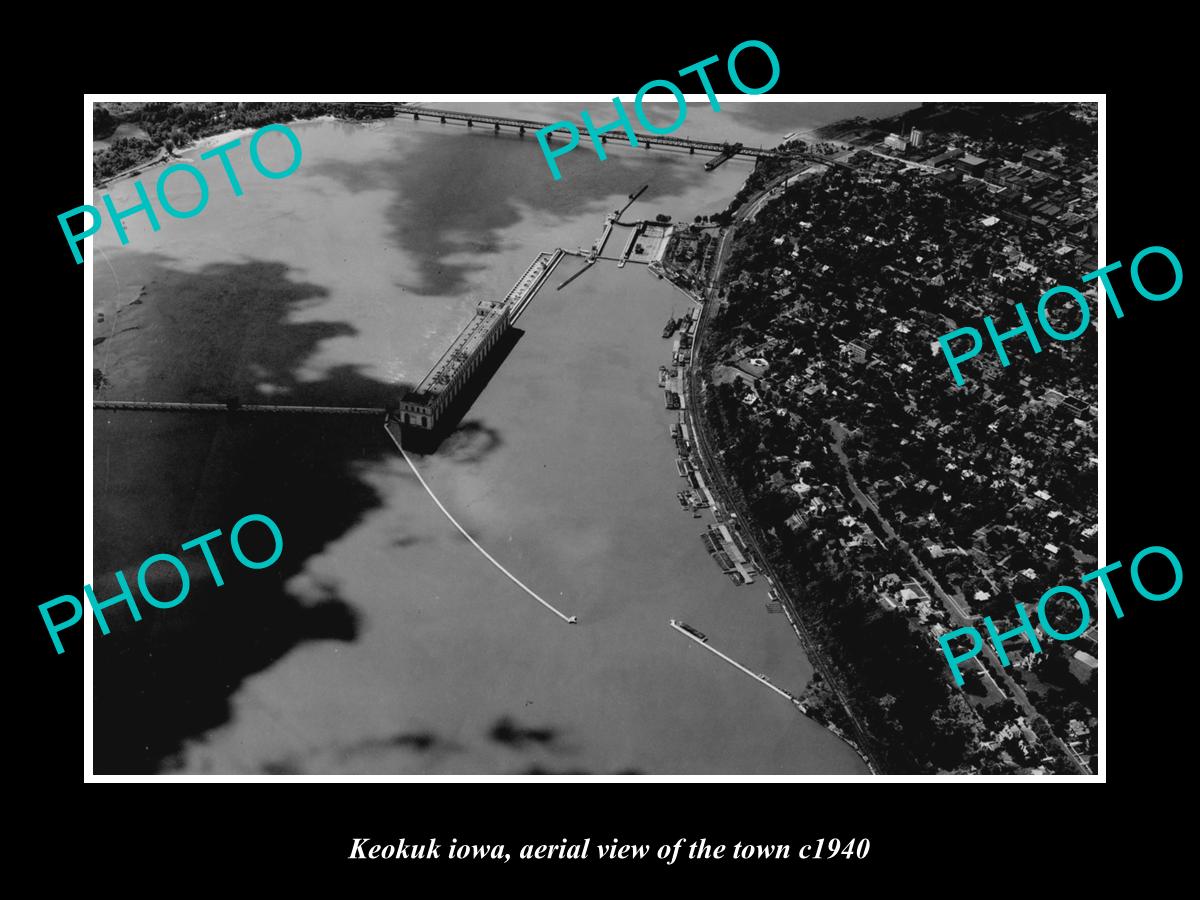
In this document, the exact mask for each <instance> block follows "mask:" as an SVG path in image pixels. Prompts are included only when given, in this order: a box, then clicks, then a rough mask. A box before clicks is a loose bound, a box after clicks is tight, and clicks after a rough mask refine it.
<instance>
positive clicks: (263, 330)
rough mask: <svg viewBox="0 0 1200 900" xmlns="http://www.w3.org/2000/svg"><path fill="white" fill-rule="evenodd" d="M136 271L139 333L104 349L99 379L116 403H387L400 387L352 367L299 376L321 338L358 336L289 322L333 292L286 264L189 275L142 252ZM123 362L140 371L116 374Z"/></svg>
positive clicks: (340, 327) (226, 266) (255, 263)
mask: <svg viewBox="0 0 1200 900" xmlns="http://www.w3.org/2000/svg"><path fill="white" fill-rule="evenodd" d="M139 265H140V266H142V267H143V269H144V272H145V278H146V280H147V282H148V283H149V285H150V287H149V289H148V296H149V297H150V299H151V300H152V301H153V302H152V303H148V304H146V306H145V307H144V309H143V310H141V311H140V313H139V315H140V316H141V320H140V327H141V328H142V333H140V334H138V335H136V336H133V335H129V336H125V337H121V336H120V335H118V338H119V339H118V338H114V339H113V340H112V342H111V343H110V344H109V346H110V347H111V350H110V351H109V353H110V357H109V359H110V368H112V369H113V370H114V371H112V372H107V373H106V374H108V375H109V377H110V380H111V381H112V382H113V383H114V384H115V385H116V388H115V389H116V390H117V391H118V392H119V393H121V399H125V400H167V401H187V402H196V403H214V402H217V403H220V402H225V401H227V400H230V399H236V400H238V401H240V402H242V403H281V404H297V405H314V406H386V405H387V404H388V403H389V402H394V401H395V400H396V399H397V396H398V393H399V392H400V391H399V386H397V385H395V384H387V383H384V382H380V381H376V380H374V379H371V378H369V377H364V376H363V374H362V372H361V370H360V367H358V366H353V365H343V366H337V367H334V368H333V369H331V370H330V371H329V372H328V373H327V374H326V375H325V377H323V378H321V379H319V380H317V381H307V380H301V378H300V377H299V371H300V367H301V365H302V364H303V363H304V362H305V361H307V360H308V359H310V358H311V357H312V356H313V354H314V353H315V352H316V351H317V349H318V347H319V345H320V344H321V342H322V341H327V340H329V339H331V338H337V337H344V336H349V335H353V334H355V333H356V330H355V329H354V328H353V327H352V326H351V325H348V324H346V323H344V322H302V323H301V322H294V321H289V318H290V317H292V316H294V314H295V313H296V312H299V311H303V310H308V309H311V308H312V307H313V306H315V305H316V304H319V303H322V302H323V301H324V300H325V299H326V298H327V297H329V294H330V292H329V290H328V288H326V287H324V286H322V285H317V284H313V283H311V282H306V281H301V280H297V279H295V278H294V277H293V276H292V273H291V271H290V270H289V268H288V267H287V266H286V265H283V264H282V263H278V262H267V261H263V260H250V261H246V262H240V263H213V264H210V265H206V266H204V267H203V268H201V269H200V270H199V271H198V272H188V271H184V270H182V269H179V268H175V267H174V265H173V264H172V262H171V261H170V260H169V258H167V257H165V256H163V255H161V254H143V259H142V260H140V261H139ZM397 315H399V312H397ZM124 356H128V357H129V358H130V359H131V360H132V362H133V364H134V365H135V366H137V368H136V369H133V370H131V372H130V374H128V375H126V376H122V375H121V374H119V372H118V370H116V369H115V366H116V365H117V364H118V361H119V360H121V359H122V357H124ZM143 363H144V366H145V370H143V369H142V368H141V367H142V365H143ZM123 380H124V381H131V382H132V383H129V384H123V383H122V381H123ZM127 394H133V396H127Z"/></svg>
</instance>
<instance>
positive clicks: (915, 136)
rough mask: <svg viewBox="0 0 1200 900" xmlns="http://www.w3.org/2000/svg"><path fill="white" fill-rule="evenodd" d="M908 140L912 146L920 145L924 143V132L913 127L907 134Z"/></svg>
mask: <svg viewBox="0 0 1200 900" xmlns="http://www.w3.org/2000/svg"><path fill="white" fill-rule="evenodd" d="M908 141H909V143H910V144H912V145H913V146H914V147H920V146H921V145H922V144H923V143H925V132H923V131H920V130H918V129H916V128H914V129H913V130H912V131H911V132H910V133H909V135H908Z"/></svg>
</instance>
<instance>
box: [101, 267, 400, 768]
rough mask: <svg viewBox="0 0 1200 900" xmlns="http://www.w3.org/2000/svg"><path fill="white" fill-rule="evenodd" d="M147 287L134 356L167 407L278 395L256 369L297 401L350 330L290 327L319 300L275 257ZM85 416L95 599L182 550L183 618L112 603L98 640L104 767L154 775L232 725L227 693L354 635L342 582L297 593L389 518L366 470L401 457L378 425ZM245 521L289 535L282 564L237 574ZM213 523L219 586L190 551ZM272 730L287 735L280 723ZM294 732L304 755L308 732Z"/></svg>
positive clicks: (254, 529) (329, 395)
mask: <svg viewBox="0 0 1200 900" xmlns="http://www.w3.org/2000/svg"><path fill="white" fill-rule="evenodd" d="M223 284H224V285H225V286H224V287H222V285H223ZM230 285H232V287H230ZM250 285H255V286H256V288H257V290H256V291H255V292H254V295H253V296H254V297H256V298H257V302H259V306H258V308H257V310H256V311H255V312H254V315H253V316H251V315H250V314H249V313H247V312H246V311H244V310H243V309H241V306H242V305H243V304H245V303H248V302H250V301H251V299H252V298H251V296H250V295H249V294H247V293H246V292H247V290H248V289H249V288H248V286H250ZM163 286H168V288H169V289H164V288H163ZM155 291H156V292H158V291H162V295H161V297H159V298H157V299H156V302H155V303H154V304H149V305H148V307H147V312H148V313H150V314H151V319H152V321H153V327H154V330H155V332H156V337H157V340H151V339H150V338H151V336H150V335H147V334H146V333H145V332H143V333H142V335H141V336H140V337H139V338H138V344H137V345H136V348H137V350H138V351H139V353H140V354H141V357H142V364H143V365H144V367H145V372H144V375H143V377H142V379H141V381H140V383H143V384H145V385H146V386H147V388H146V390H147V391H150V390H151V387H152V386H153V387H154V388H155V389H156V390H158V391H162V392H163V393H165V394H166V396H168V397H170V398H171V399H181V396H180V395H181V394H182V398H196V397H197V395H200V396H201V397H206V396H207V397H212V396H213V395H218V396H219V395H220V394H221V393H222V392H225V391H230V390H233V391H236V392H237V393H238V396H239V399H241V400H242V401H243V402H247V403H268V402H272V401H277V397H276V396H275V395H274V394H265V393H260V392H259V391H258V390H257V389H256V387H255V384H254V381H255V380H256V379H251V378H250V377H249V375H248V373H249V372H251V371H257V372H260V373H264V374H265V376H266V378H267V380H269V381H270V382H271V383H272V384H278V385H284V386H286V387H288V388H289V389H295V390H297V391H298V390H299V388H300V382H299V380H298V375H297V368H298V367H299V366H300V365H301V364H302V363H303V361H304V360H306V359H308V358H310V357H311V355H312V354H313V353H314V352H315V351H316V349H317V344H318V343H319V342H320V341H321V340H323V339H325V338H326V337H329V336H332V335H337V334H348V333H353V329H351V328H350V326H348V325H345V324H342V323H333V322H323V323H307V324H304V323H295V322H292V321H289V319H290V318H291V317H292V315H293V314H294V312H295V311H296V309H297V308H302V307H304V306H305V305H306V304H307V303H308V302H309V301H311V300H312V299H314V298H319V297H323V296H325V294H326V292H325V290H324V289H323V288H321V287H320V286H318V285H312V284H301V283H298V282H296V281H294V280H293V279H292V278H291V275H290V273H289V272H288V271H287V270H286V268H285V267H283V266H280V265H277V264H274V263H262V262H253V261H252V262H248V263H244V264H241V265H221V266H209V267H205V268H204V269H203V270H201V271H200V272H198V273H187V272H182V271H178V270H173V269H170V268H169V267H168V266H166V264H165V263H162V264H159V266H158V271H157V272H156V273H155ZM176 292H178V295H176ZM178 297H186V298H188V301H189V302H183V301H182V300H180V299H178ZM155 317H161V318H155ZM189 339H190V340H192V341H194V342H195V343H194V345H189V344H188V340H189ZM406 389H407V386H401V387H400V390H406ZM304 390H305V391H306V398H307V399H308V400H310V401H312V402H321V401H324V402H325V403H330V404H331V405H333V401H339V400H340V401H353V404H352V405H355V406H361V405H376V403H377V401H378V399H379V398H383V397H386V396H394V395H395V393H396V392H397V386H395V385H389V384H381V383H379V382H377V381H374V380H372V379H370V378H368V377H365V376H364V375H363V374H362V373H361V372H359V371H358V370H357V367H340V368H339V369H337V370H335V371H333V372H331V373H330V374H329V375H328V377H327V378H325V379H323V380H322V381H320V382H316V383H313V384H306V385H304ZM159 396H162V394H160V395H159ZM339 405H340V404H339ZM379 405H382V404H379ZM93 421H94V423H95V454H94V471H95V487H94V502H95V529H94V545H95V570H94V573H93V581H92V583H93V585H94V586H95V589H96V593H97V597H98V598H99V599H101V600H103V599H106V598H108V597H111V596H113V595H114V594H115V593H116V592H117V585H116V582H115V579H114V576H113V574H112V573H113V572H114V571H115V570H117V569H121V570H123V571H124V572H125V574H126V577H127V578H128V579H129V581H130V582H131V584H134V585H136V571H137V567H138V565H139V564H140V563H141V561H142V560H143V559H145V558H146V557H148V556H150V555H151V554H154V553H161V552H173V553H175V554H176V555H178V556H179V557H180V558H182V559H184V560H185V561H186V563H187V565H188V568H189V573H190V577H191V590H190V593H189V594H188V596H187V598H186V599H185V600H184V601H183V602H182V603H181V604H180V605H179V606H177V607H174V608H171V609H165V610H162V609H156V608H154V607H151V606H149V604H147V603H145V602H144V601H141V600H140V598H139V604H138V605H139V608H140V610H141V613H142V621H140V622H133V621H132V620H131V618H130V614H129V612H128V610H127V608H126V607H125V606H124V605H122V606H119V607H118V606H113V607H111V608H110V609H109V610H108V613H109V615H108V620H109V624H110V626H111V628H112V633H111V634H109V635H107V636H104V635H101V634H100V631H99V628H97V630H96V632H95V662H94V676H95V679H94V681H95V730H94V739H95V764H96V771H97V772H101V773H106V774H122V773H145V772H155V771H160V770H162V769H163V768H164V766H167V765H174V764H178V761H179V760H180V758H181V751H182V747H183V744H184V742H185V741H186V740H187V739H189V738H195V737H197V736H199V735H201V734H203V733H204V732H206V731H208V730H210V729H213V728H216V727H218V726H220V725H223V724H225V723H227V722H228V721H229V719H230V715H231V708H230V698H231V697H232V696H233V695H234V694H235V693H237V692H238V691H239V690H240V688H241V686H242V684H243V682H244V681H245V680H246V679H247V678H248V677H249V676H251V675H253V674H254V673H257V672H260V671H262V670H264V669H266V668H268V667H270V666H271V665H273V664H274V663H276V662H277V661H278V660H279V659H281V658H282V657H284V656H286V655H287V654H288V653H290V652H291V651H292V650H293V649H295V648H296V647H297V646H298V645H300V644H302V643H304V642H307V641H343V642H353V641H355V640H356V639H357V637H358V634H359V631H360V628H361V624H360V621H359V616H358V613H357V611H356V610H355V609H353V608H352V607H351V606H349V605H348V604H347V603H346V602H345V601H344V600H342V599H341V598H340V597H339V596H338V594H339V590H340V584H339V582H338V580H337V578H336V576H327V577H326V578H325V579H324V580H323V581H321V582H319V583H314V582H312V581H311V580H309V579H303V578H302V579H300V582H299V584H300V586H299V587H297V585H295V584H293V585H292V587H291V589H289V588H288V587H287V585H288V583H289V581H291V580H292V579H293V578H295V577H296V576H298V575H300V573H302V572H303V571H304V570H305V568H306V566H307V564H308V561H309V560H310V559H312V558H313V557H314V556H317V555H319V554H321V553H323V552H324V551H325V549H326V548H327V547H328V546H329V545H330V544H331V543H332V542H334V541H336V540H338V539H340V538H341V537H342V536H343V535H345V534H346V533H347V532H348V531H349V530H351V529H352V528H354V527H355V526H356V525H357V524H358V523H359V522H361V521H362V519H363V517H364V516H365V515H367V514H368V513H369V512H370V511H372V510H374V509H376V508H378V507H379V506H380V503H381V498H380V496H379V495H378V493H377V491H376V490H375V488H374V487H372V486H371V485H369V484H367V483H366V482H364V480H363V478H362V474H361V473H362V470H363V469H364V468H369V467H370V464H371V463H378V462H381V461H383V460H385V459H390V458H394V455H395V447H394V445H393V444H392V442H391V441H390V440H389V439H388V438H387V435H386V434H385V432H384V429H383V421H382V416H381V417H379V418H378V419H376V418H375V417H369V416H340V415H336V416H335V415H299V414H289V415H258V416H249V415H237V414H229V415H215V416H214V415H206V414H203V413H197V414H189V413H154V412H122V413H119V414H113V413H109V412H106V411H104V410H97V411H96V413H95V414H94V419H93ZM364 464H367V465H364ZM249 513H261V514H264V515H267V516H269V517H270V518H271V519H272V520H273V521H274V522H275V523H276V524H277V525H278V527H279V529H280V532H281V533H282V536H283V544H284V546H283V553H282V555H281V556H280V558H279V559H278V561H277V562H276V563H274V564H273V565H272V566H271V567H270V568H267V569H263V570H260V571H252V570H249V569H246V568H244V567H243V566H242V565H240V564H239V563H238V562H237V561H236V560H235V558H234V556H233V553H232V551H231V549H230V546H229V543H228V535H229V532H230V529H231V528H232V526H233V524H234V523H235V522H236V521H237V520H238V519H240V518H242V517H243V516H245V515H247V514H249ZM218 528H219V529H221V531H222V535H221V536H220V537H218V538H217V539H216V540H214V541H213V542H212V543H211V544H210V546H211V548H212V551H213V556H214V559H215V562H216V565H217V567H218V569H219V571H220V572H221V574H222V576H223V578H224V582H225V583H224V586H221V587H218V586H217V585H216V584H215V582H214V580H213V578H212V575H211V574H210V573H209V570H208V567H207V565H206V564H205V562H204V559H203V557H202V556H201V554H200V553H198V552H197V551H196V550H192V551H182V550H180V544H181V543H184V542H186V541H189V540H191V539H193V538H195V537H198V536H200V535H203V534H205V533H207V532H210V531H212V530H214V529H218ZM260 532H261V533H260ZM240 537H241V538H244V539H245V541H246V543H245V545H244V546H245V548H246V553H247V555H248V556H250V558H252V559H264V558H266V557H267V556H268V555H269V551H270V548H271V542H270V538H269V535H267V533H266V529H265V528H259V527H258V526H247V528H246V529H245V530H244V531H243V532H242V535H241V536H240ZM264 541H265V546H259V544H258V542H264ZM391 552H393V553H398V554H400V553H403V552H404V550H403V548H394V549H393V550H392V551H391ZM163 568H164V569H166V570H167V571H168V575H169V574H170V573H169V567H165V566H164V567H163ZM133 590H134V592H135V594H136V593H137V588H136V586H134V588H133ZM152 590H154V588H153V587H152ZM162 590H163V592H164V593H165V596H166V597H168V598H169V597H170V596H173V594H174V590H172V589H171V586H170V585H169V584H165V585H164V586H163V588H162ZM259 706H261V704H260V705H259ZM267 712H268V711H267V710H266V709H265V708H263V709H259V708H257V707H256V708H255V710H254V714H255V715H258V714H260V713H262V714H263V715H266V714H267ZM247 727H250V726H247ZM263 728H265V729H280V728H282V729H288V728H294V726H290V725H288V724H287V723H286V722H282V721H279V720H278V718H277V717H276V718H275V719H272V720H271V721H264V723H263ZM294 738H295V739H296V741H297V742H298V743H301V744H303V743H304V737H303V735H300V734H296V735H294ZM278 764H279V765H285V764H290V763H288V761H287V760H284V761H283V762H279V763H278Z"/></svg>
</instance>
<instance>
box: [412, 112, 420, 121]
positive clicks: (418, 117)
mask: <svg viewBox="0 0 1200 900" xmlns="http://www.w3.org/2000/svg"><path fill="white" fill-rule="evenodd" d="M413 121H414V122H420V121H421V117H420V116H419V115H417V114H416V113H413Z"/></svg>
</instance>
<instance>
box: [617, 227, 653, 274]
mask: <svg viewBox="0 0 1200 900" xmlns="http://www.w3.org/2000/svg"><path fill="white" fill-rule="evenodd" d="M645 227H646V223H645V222H638V223H637V225H635V226H634V228H633V233H632V234H630V235H629V240H627V241H626V242H625V249H624V250H622V251H621V258H620V259H619V260H618V261H617V268H624V267H625V263H627V262H628V261H629V254H631V253H633V248H634V245H635V244H637V242H638V238H640V237H641V236H642V231H643V230H644V229H645Z"/></svg>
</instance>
